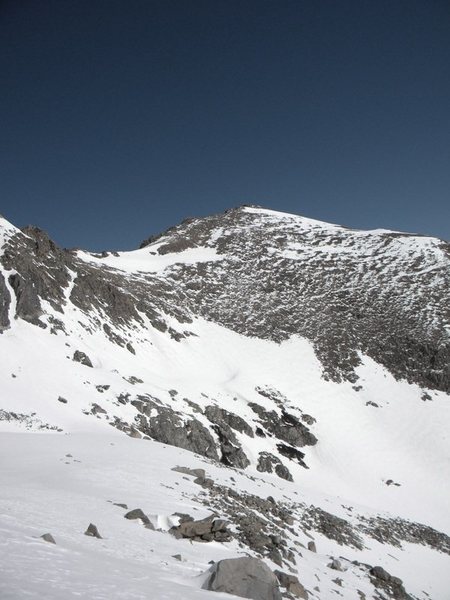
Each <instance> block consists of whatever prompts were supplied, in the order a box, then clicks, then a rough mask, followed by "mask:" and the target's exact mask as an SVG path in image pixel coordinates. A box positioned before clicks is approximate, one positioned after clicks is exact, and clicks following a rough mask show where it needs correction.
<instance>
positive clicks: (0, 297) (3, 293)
mask: <svg viewBox="0 0 450 600" xmlns="http://www.w3.org/2000/svg"><path fill="white" fill-rule="evenodd" d="M10 304H11V294H10V293H9V290H8V288H7V287H6V283H5V278H4V277H3V275H2V274H1V273H0V333H2V331H5V329H8V328H9V327H10V322H9V306H10Z"/></svg>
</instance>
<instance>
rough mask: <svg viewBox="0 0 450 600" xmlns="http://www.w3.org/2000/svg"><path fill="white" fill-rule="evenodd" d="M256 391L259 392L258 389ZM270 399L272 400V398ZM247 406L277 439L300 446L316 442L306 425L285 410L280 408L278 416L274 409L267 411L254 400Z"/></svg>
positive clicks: (312, 444)
mask: <svg viewBox="0 0 450 600" xmlns="http://www.w3.org/2000/svg"><path fill="white" fill-rule="evenodd" d="M258 391H259V392H260V393H261V391H260V390H259V389H258ZM271 399H272V400H273V398H271ZM249 406H250V408H251V409H252V410H253V412H255V413H256V414H257V415H258V416H259V418H260V422H261V424H262V425H263V426H264V428H265V429H266V430H267V431H268V432H269V433H271V434H272V435H273V436H274V437H276V438H278V439H279V440H283V441H284V442H287V443H288V444H290V445H292V446H295V447H300V448H301V447H303V446H314V445H315V444H317V438H316V437H315V436H314V435H313V434H312V433H311V432H310V431H309V429H308V428H307V427H306V425H304V424H303V423H301V422H300V421H299V419H297V417H295V416H294V415H292V414H291V413H288V412H287V411H286V410H284V409H282V410H281V416H280V415H278V413H277V412H276V411H274V410H271V411H267V410H266V409H265V408H264V407H263V406H261V405H260V404H257V403H256V402H249Z"/></svg>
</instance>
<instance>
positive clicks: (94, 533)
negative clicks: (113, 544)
mask: <svg viewBox="0 0 450 600" xmlns="http://www.w3.org/2000/svg"><path fill="white" fill-rule="evenodd" d="M84 535H87V536H89V537H95V538H97V539H99V540H101V539H102V536H101V535H100V534H99V532H98V529H97V527H96V526H95V525H94V524H93V523H90V524H89V527H88V528H87V529H86V531H85V532H84Z"/></svg>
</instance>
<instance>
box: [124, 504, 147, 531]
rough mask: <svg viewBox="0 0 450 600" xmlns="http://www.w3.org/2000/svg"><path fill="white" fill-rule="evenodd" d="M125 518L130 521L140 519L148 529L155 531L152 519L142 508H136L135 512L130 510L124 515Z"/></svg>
mask: <svg viewBox="0 0 450 600" xmlns="http://www.w3.org/2000/svg"><path fill="white" fill-rule="evenodd" d="M124 517H125V519H128V520H130V521H134V520H135V519H139V520H140V521H142V523H143V524H144V525H145V526H146V527H147V529H154V527H153V525H152V523H151V521H150V519H149V518H148V517H147V515H146V514H145V512H144V511H143V510H142V509H141V508H134V509H133V510H130V511H129V512H127V513H126V514H125V515H124Z"/></svg>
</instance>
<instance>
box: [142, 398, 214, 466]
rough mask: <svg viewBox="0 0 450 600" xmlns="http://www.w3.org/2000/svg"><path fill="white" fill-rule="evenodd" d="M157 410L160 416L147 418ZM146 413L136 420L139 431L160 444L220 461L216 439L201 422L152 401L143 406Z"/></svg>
mask: <svg viewBox="0 0 450 600" xmlns="http://www.w3.org/2000/svg"><path fill="white" fill-rule="evenodd" d="M152 407H153V408H156V410H157V412H158V414H157V415H155V416H154V417H148V416H146V414H145V413H146V412H147V413H148V414H149V411H150V409H151V408H152ZM142 410H143V411H144V412H143V413H142V414H140V415H139V416H138V417H137V418H136V423H137V425H138V428H139V430H140V431H141V432H142V433H143V434H144V435H148V436H149V437H151V438H153V439H154V440H156V441H158V442H162V443H164V444H169V445H171V446H177V447H178V448H184V449H185V450H190V451H191V452H196V453H197V454H201V455H202V456H206V457H207V458H213V459H215V460H219V455H218V454H217V450H216V444H215V441H214V438H213V437H212V435H211V434H210V432H209V431H208V429H206V427H204V426H203V425H202V424H201V423H200V421H197V420H195V419H191V420H189V421H187V422H183V421H182V419H181V418H180V417H179V416H178V415H177V414H176V412H175V411H174V410H172V409H171V408H170V407H168V406H160V405H158V404H156V403H154V402H152V401H150V402H147V403H146V404H145V406H143V408H142Z"/></svg>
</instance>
